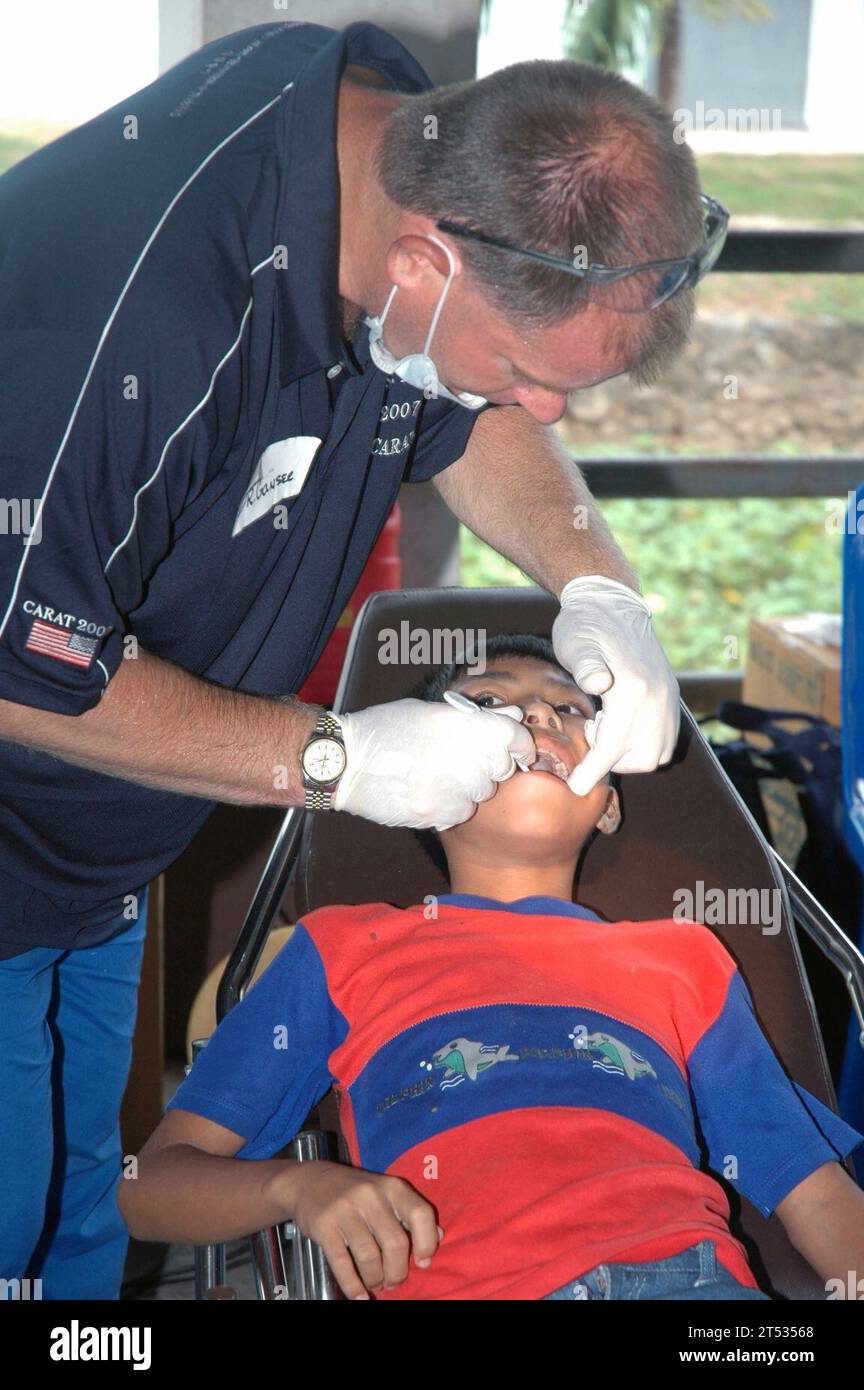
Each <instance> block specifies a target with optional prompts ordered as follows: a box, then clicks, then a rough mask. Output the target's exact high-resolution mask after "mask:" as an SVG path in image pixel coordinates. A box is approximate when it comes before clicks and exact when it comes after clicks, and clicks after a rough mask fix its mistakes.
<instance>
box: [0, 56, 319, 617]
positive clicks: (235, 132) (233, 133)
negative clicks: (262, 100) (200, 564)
mask: <svg viewBox="0 0 864 1390" xmlns="http://www.w3.org/2000/svg"><path fill="white" fill-rule="evenodd" d="M293 86H294V83H293V82H288V83H286V84H285V86H284V87H283V88H282V90H281V91H280V92H279V95H278V96H275V97H273V98H272V100H271V101H268V102H267V103H266V104H265V105H264V106H262V107H261V108H260V109H259V110H258V111H256V112H254V114H253V115H251V116H249V117H247V119H246V120H245V121H243V123H242V125H239V126H237V128H236V130H232V131H231V134H230V135H226V136H225V138H224V140H220V142H219V144H218V145H216V146H215V147H214V148H213V149H212V150H211V151H210V153H209V154H208V155H206V156H205V158H204V159H202V161H201V163H200V164H199V165H198V167H197V169H195V170H194V171H193V173H191V174H190V175H189V177H188V179H187V180H186V182H185V183H184V184H183V186H182V187H181V188H180V189H178V191H177V192H176V193H175V194H174V197H173V198H172V199H171V201H170V203H169V204H168V206H167V207H166V209H165V211H164V212H163V213H162V216H161V217H160V218H159V221H158V222H157V223H156V226H155V227H154V228H153V231H152V232H151V233H150V236H149V237H148V238H147V241H146V242H145V244H144V247H143V249H142V251H141V253H140V255H139V256H138V259H137V261H136V262H135V264H134V265H133V267H132V269H131V271H130V272H129V277H128V279H127V281H126V283H125V285H124V286H123V288H122V290H121V291H120V294H119V296H118V299H117V303H116V304H115V305H114V308H113V309H112V310H111V313H110V314H109V316H108V319H107V321H106V323H105V326H104V328H103V329H102V332H101V334H100V337H99V342H98V343H97V344H96V350H95V352H94V353H93V357H92V358H91V361H90V366H89V367H88V368H87V372H86V375H85V377H84V381H83V382H82V385H81V390H80V391H79V392H78V398H77V400H76V402H75V404H74V406H73V407H72V413H71V415H70V416H69V420H68V422H67V425H66V429H65V431H64V434H63V438H62V439H61V441H60V446H59V448H58V450H57V453H56V455H55V456H54V461H53V463H52V464H51V468H50V470H49V473H48V477H47V479H46V482H45V487H44V490H43V493H42V496H41V498H40V500H39V506H38V508H37V510H36V518H35V520H34V522H33V527H34V528H35V527H37V526H39V525H40V524H41V520H42V512H43V509H44V507H45V503H46V501H47V499H48V492H49V489H50V487H51V484H52V482H53V480H54V474H55V473H56V471H57V468H58V465H59V463H60V459H61V458H62V456H63V451H64V449H65V448H66V445H67V443H68V440H69V436H70V434H71V433H72V427H73V425H74V424H75V419H76V417H77V415H78V410H79V407H80V405H81V401H82V400H83V398H84V392H85V391H86V390H87V387H88V385H89V384H90V378H91V376H92V375H93V370H94V368H95V366H96V362H97V360H98V357H99V354H100V352H101V351H102V347H103V345H104V343H105V339H106V338H107V337H108V334H109V332H110V331H111V325H112V324H113V322H114V319H115V318H116V317H117V313H118V311H119V309H120V306H121V304H122V303H123V300H124V299H125V298H126V294H127V292H128V290H129V287H130V286H131V284H132V282H133V281H134V279H135V277H136V275H137V274H138V271H139V270H140V269H141V265H142V264H143V262H144V259H145V257H146V256H147V253H148V252H149V250H150V248H151V246H152V245H153V243H154V241H155V240H156V238H157V236H158V235H159V233H160V231H161V230H162V227H163V226H164V224H165V222H166V221H167V219H168V217H169V216H170V215H171V213H172V212H173V210H174V208H175V206H176V205H177V203H178V202H179V201H180V199H181V198H182V197H183V194H184V193H185V192H186V190H187V189H188V188H190V187H191V186H192V184H193V183H194V182H195V180H196V179H197V177H198V175H199V174H200V173H201V171H202V169H206V167H207V165H208V164H209V163H210V161H211V159H215V157H216V155H217V154H219V152H220V150H223V149H224V148H225V146H226V145H228V144H230V142H231V141H232V140H233V139H234V138H235V137H236V136H237V135H239V134H240V133H241V132H242V131H244V130H245V129H246V127H247V126H250V125H252V123H253V122H254V121H257V120H258V117H259V116H263V114H264V112H265V111H269V110H270V107H271V106H275V105H276V103H277V102H278V101H280V100H281V99H282V97H283V96H284V94H285V93H286V92H287V91H288V89H289V88H290V87H293ZM274 254H275V252H274ZM268 259H271V260H272V255H271V257H269V258H268ZM266 264H267V262H266V261H263V262H262V265H266ZM260 268H261V267H260V266H256V270H258V269H260ZM252 273H253V275H254V273H255V271H254V270H253V272H252ZM250 303H251V301H250ZM248 312H249V305H247V307H246V311H245V313H244V322H245V317H246V314H248ZM240 331H241V333H242V331H243V330H242V325H241V330H240ZM238 341H239V339H238ZM235 347H236V344H235ZM229 355H230V354H229ZM221 365H222V364H221V363H220V366H221ZM217 371H218V368H217ZM211 385H212V383H211ZM205 399H206V397H205ZM203 403H204V402H203V401H202V402H201V404H202V405H203ZM193 414H194V412H193ZM189 418H191V416H190V417H189ZM160 462H161V461H160ZM157 471H158V470H157ZM154 476H155V474H154ZM150 481H151V482H152V479H151V480H150ZM145 486H146V484H145ZM139 491H141V489H139ZM136 502H137V494H136ZM133 526H134V516H133ZM130 534H131V532H130ZM127 539H128V537H127ZM123 543H125V542H123ZM23 551H24V553H23V555H22V556H21V563H20V564H19V566H18V572H17V574H16V576H15V583H14V584H13V586H12V593H11V596H10V598H9V605H8V607H7V609H6V612H5V613H4V615H3V621H2V623H0V638H2V636H3V634H4V632H5V631H6V625H7V623H8V622H9V618H10V616H11V614H12V609H13V607H14V604H15V600H16V598H17V597H18V590H19V588H20V587H21V579H22V577H23V574H24V566H25V565H26V563H27V557H28V555H29V553H30V547H29V546H24V547H23ZM115 554H116V551H115ZM111 558H112V559H113V558H114V557H113V555H112V557H111ZM108 563H109V564H110V563H111V562H110V560H109V562H108ZM106 568H107V566H106Z"/></svg>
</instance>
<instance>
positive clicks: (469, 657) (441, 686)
mask: <svg viewBox="0 0 864 1390" xmlns="http://www.w3.org/2000/svg"><path fill="white" fill-rule="evenodd" d="M500 656H516V657H519V656H521V657H530V658H532V659H534V660H535V661H548V662H549V663H550V665H552V666H558V667H559V668H560V669H561V670H562V671H564V674H565V675H566V676H568V677H570V672H569V671H567V670H566V668H565V667H563V666H562V665H561V662H560V661H559V660H558V658H557V656H556V655H555V649H554V647H553V646H552V641H551V639H550V638H549V637H538V636H535V635H534V634H533V633H528V632H520V633H512V634H511V633H503V634H502V635H501V636H499V637H490V638H488V639H486V640H484V642H483V644H482V647H481V648H480V650H479V651H477V650H475V651H471V650H470V649H469V650H467V651H466V652H465V653H464V654H463V656H462V658H461V659H460V660H456V661H451V663H450V665H449V666H442V667H441V669H440V670H439V671H436V672H435V673H434V674H433V675H431V676H425V677H424V678H423V679H422V680H421V681H418V683H417V684H416V685H415V686H414V688H413V690H410V691H409V692H408V697H409V698H410V699H414V700H429V701H434V700H442V699H443V698H444V691H445V690H449V689H450V687H451V686H452V685H455V684H456V682H457V681H458V680H461V678H462V677H463V676H465V675H468V674H469V672H471V671H473V670H474V668H475V667H476V665H477V664H478V658H480V657H482V659H483V660H484V661H491V660H492V659H493V658H495V657H500ZM478 674H479V673H478ZM570 678H571V679H572V677H570ZM588 698H589V700H591V701H592V703H593V705H594V709H595V710H598V709H600V707H601V704H602V701H601V700H600V698H599V696H597V695H589V696H588ZM610 780H611V779H610ZM413 833H414V834H415V835H416V836H417V839H418V840H419V841H420V844H421V845H422V846H423V848H424V850H425V851H426V853H427V854H428V855H429V858H430V859H431V860H432V861H433V863H434V864H435V865H436V867H437V868H439V869H440V870H441V872H442V873H443V874H445V875H446V874H447V856H446V855H445V853H444V850H443V848H442V845H441V841H440V839H439V838H438V834H437V832H436V831H434V830H415V831H414V832H413Z"/></svg>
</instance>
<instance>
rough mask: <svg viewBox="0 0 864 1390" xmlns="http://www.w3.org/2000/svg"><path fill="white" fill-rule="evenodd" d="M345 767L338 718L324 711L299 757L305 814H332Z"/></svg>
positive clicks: (345, 761)
mask: <svg viewBox="0 0 864 1390" xmlns="http://www.w3.org/2000/svg"><path fill="white" fill-rule="evenodd" d="M347 765H348V759H347V755H346V753H345V740H344V738H343V737H342V729H341V727H340V725H339V721H338V719H337V718H336V717H335V715H333V714H331V712H330V710H324V711H323V712H322V713H321V714H320V715H319V717H318V722H317V724H316V725H315V728H314V729H313V730H312V735H311V737H310V739H309V742H308V743H307V744H306V745H305V747H304V748H303V751H302V752H301V754H300V768H301V771H302V774H303V786H304V787H305V789H306V800H305V806H306V810H307V811H331V810H332V809H333V804H332V803H333V795H334V793H335V791H336V787H337V786H338V784H339V778H340V777H341V776H342V774H343V772H344V771H345V768H346V767H347Z"/></svg>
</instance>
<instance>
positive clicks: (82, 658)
mask: <svg viewBox="0 0 864 1390" xmlns="http://www.w3.org/2000/svg"><path fill="white" fill-rule="evenodd" d="M24 645H25V647H26V649H27V651H28V652H41V653H42V655H43V656H53V657H54V659H55V661H67V662H68V663H69V665H70V666H83V668H84V670H85V671H86V670H88V669H89V668H90V666H91V665H92V664H93V657H94V656H95V654H96V647H97V639H96V638H95V637H80V636H79V635H78V633H77V632H67V631H66V628H65V627H57V626H56V624H54V623H43V622H42V621H41V620H40V619H39V618H37V619H36V621H35V622H34V624H33V626H32V627H31V629H30V636H29V637H28V638H27V641H26V642H25V643H24Z"/></svg>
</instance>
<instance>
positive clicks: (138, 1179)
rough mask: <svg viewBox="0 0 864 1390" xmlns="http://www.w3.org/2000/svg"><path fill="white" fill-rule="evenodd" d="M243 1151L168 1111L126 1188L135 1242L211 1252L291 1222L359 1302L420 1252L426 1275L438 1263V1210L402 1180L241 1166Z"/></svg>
mask: <svg viewBox="0 0 864 1390" xmlns="http://www.w3.org/2000/svg"><path fill="white" fill-rule="evenodd" d="M244 1143H245V1140H244V1139H243V1137H242V1135H239V1134H235V1133H234V1132H233V1131H232V1130H230V1129H226V1128H225V1127H224V1126H223V1125H219V1124H215V1123H214V1122H213V1121H212V1120H208V1119H205V1118H204V1117H203V1116H202V1115H197V1114H195V1113H193V1112H192V1111H189V1110H182V1109H179V1108H177V1109H174V1110H170V1111H169V1112H168V1114H167V1115H166V1116H165V1117H164V1119H163V1120H162V1121H161V1123H160V1124H159V1126H158V1128H157V1129H156V1130H155V1131H154V1132H153V1134H152V1135H151V1136H150V1138H149V1139H148V1140H147V1143H146V1144H145V1145H144V1147H143V1149H142V1150H141V1152H140V1153H139V1155H138V1164H137V1168H138V1172H137V1176H135V1177H128V1178H121V1180H120V1184H119V1187H118V1191H117V1203H118V1206H119V1208H120V1212H121V1215H122V1216H123V1219H124V1221H125V1222H126V1225H127V1226H128V1228H129V1231H130V1233H131V1234H132V1235H133V1236H135V1237H136V1238H137V1239H138V1240H153V1241H155V1240H164V1241H178V1242H183V1243H188V1244H190V1245H208V1244H211V1243H217V1242H221V1241H227V1240H233V1239H234V1238H235V1237H236V1236H243V1235H249V1234H251V1233H252V1232H253V1231H259V1230H262V1229H263V1228H264V1227H265V1226H275V1225H278V1224H279V1223H280V1222H282V1221H288V1220H293V1221H294V1222H295V1223H296V1225H297V1226H298V1228H299V1229H300V1231H301V1232H302V1233H303V1234H304V1235H308V1236H311V1238H312V1239H313V1240H314V1241H316V1242H317V1243H318V1244H319V1245H321V1246H322V1248H323V1250H324V1255H325V1257H326V1259H327V1262H328V1264H329V1265H330V1268H331V1269H332V1271H333V1275H334V1277H335V1278H336V1280H337V1282H338V1284H339V1286H340V1288H341V1289H342V1291H343V1293H344V1294H345V1295H346V1297H347V1298H352V1299H353V1298H368V1296H369V1295H368V1294H367V1293H366V1289H373V1290H374V1289H375V1288H379V1287H380V1286H381V1285H382V1284H383V1285H384V1286H385V1287H392V1286H393V1285H395V1284H400V1283H401V1282H402V1281H403V1280H404V1279H405V1278H406V1277H407V1274H408V1255H409V1253H410V1251H411V1250H412V1249H413V1252H414V1259H415V1262H416V1263H417V1264H421V1265H422V1264H423V1263H424V1262H425V1263H428V1262H429V1260H431V1258H432V1256H433V1255H434V1254H435V1251H436V1250H437V1248H438V1234H437V1227H436V1218H435V1210H434V1208H433V1207H432V1206H431V1205H430V1203H429V1202H427V1201H426V1199H425V1198H424V1197H421V1196H420V1194H419V1193H418V1192H415V1190H414V1188H413V1187H411V1185H410V1183H407V1182H405V1181H404V1180H403V1179H402V1178H397V1177H391V1176H388V1175H387V1174H383V1173H369V1172H366V1171H365V1170H363V1169H358V1168H350V1167H348V1166H347V1165H345V1164H340V1163H328V1162H326V1161H323V1160H318V1159H316V1160H311V1161H309V1162H303V1163H298V1162H297V1161H296V1160H294V1159H236V1158H234V1157H233V1155H234V1154H236V1152H237V1150H238V1149H240V1148H241V1147H242V1146H243V1144H244ZM352 1256H353V1262H352ZM355 1264H356V1267H357V1268H356V1269H355ZM358 1270H359V1274H360V1277H358V1273H357V1271H358ZM364 1285H365V1287H364Z"/></svg>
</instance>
